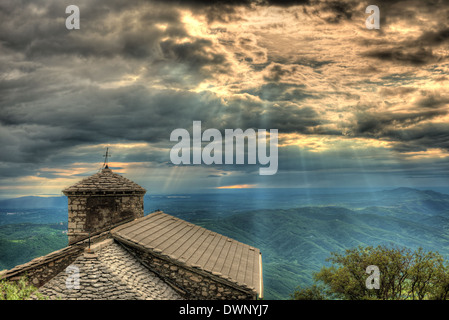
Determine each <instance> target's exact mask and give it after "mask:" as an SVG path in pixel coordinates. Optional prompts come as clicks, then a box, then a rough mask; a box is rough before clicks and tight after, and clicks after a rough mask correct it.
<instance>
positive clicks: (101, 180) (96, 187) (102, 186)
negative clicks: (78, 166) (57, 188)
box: [62, 168, 146, 195]
mask: <svg viewBox="0 0 449 320" xmlns="http://www.w3.org/2000/svg"><path fill="white" fill-rule="evenodd" d="M62 192H63V193H64V194H65V195H69V194H72V193H82V192H86V193H92V192H95V193H101V192H104V193H110V192H113V193H117V192H126V193H132V192H134V193H145V192H146V190H145V189H144V188H142V187H141V186H139V185H138V184H137V183H135V182H133V181H131V180H129V179H127V178H125V177H123V176H121V175H119V174H117V173H115V172H112V170H111V169H109V168H105V169H102V170H101V171H100V172H98V173H96V174H94V175H92V176H90V177H87V178H85V179H83V180H81V181H80V182H78V183H76V184H74V185H73V186H70V187H68V188H66V189H64V190H62Z"/></svg>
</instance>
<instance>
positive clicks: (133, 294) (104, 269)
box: [39, 239, 182, 300]
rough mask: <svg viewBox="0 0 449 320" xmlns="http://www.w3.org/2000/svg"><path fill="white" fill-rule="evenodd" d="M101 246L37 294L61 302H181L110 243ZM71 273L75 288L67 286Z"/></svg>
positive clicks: (52, 280) (170, 290)
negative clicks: (74, 278) (75, 280)
mask: <svg viewBox="0 0 449 320" xmlns="http://www.w3.org/2000/svg"><path fill="white" fill-rule="evenodd" d="M100 245H101V246H100V247H99V249H98V250H95V252H94V253H93V254H81V255H80V256H79V257H78V258H77V259H76V260H75V261H74V262H73V263H72V264H71V265H70V266H69V267H68V268H67V269H66V270H65V271H62V272H60V273H59V274H58V275H56V276H55V277H54V278H53V279H51V280H50V281H49V282H47V283H46V284H45V285H43V286H42V287H40V288H39V292H40V294H42V295H44V296H45V297H47V298H50V299H64V300H81V299H82V300H167V299H169V300H178V299H182V298H181V297H180V296H179V294H177V293H176V292H175V291H174V290H173V289H172V288H171V287H170V286H169V285H168V284H166V283H165V282H164V281H162V280H161V279H160V278H159V277H158V276H156V275H155V274H154V273H152V272H151V271H149V270H148V269H147V268H145V267H144V266H143V265H142V264H140V262H138V261H137V260H135V258H134V257H133V256H132V255H130V254H129V253H128V252H127V251H126V250H124V249H123V248H122V247H121V246H120V245H118V244H117V243H114V241H113V240H112V239H109V240H106V241H104V242H103V243H100ZM69 270H71V271H69ZM73 270H76V271H77V274H76V276H78V277H79V283H78V285H79V286H78V287H75V286H74V283H71V282H70V281H69V285H68V284H67V280H68V277H69V276H71V277H72V278H73V277H74V276H75V273H73ZM70 284H71V286H70Z"/></svg>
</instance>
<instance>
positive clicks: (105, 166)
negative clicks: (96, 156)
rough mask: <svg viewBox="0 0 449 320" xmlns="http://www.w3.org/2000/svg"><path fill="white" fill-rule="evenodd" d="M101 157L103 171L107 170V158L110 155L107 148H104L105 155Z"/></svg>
mask: <svg viewBox="0 0 449 320" xmlns="http://www.w3.org/2000/svg"><path fill="white" fill-rule="evenodd" d="M103 157H104V163H103V168H104V169H108V168H109V167H108V157H110V155H109V148H106V154H105V155H103Z"/></svg>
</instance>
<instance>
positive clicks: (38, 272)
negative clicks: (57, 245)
mask: <svg viewBox="0 0 449 320" xmlns="http://www.w3.org/2000/svg"><path fill="white" fill-rule="evenodd" d="M108 237H109V232H107V233H103V234H100V235H98V236H96V237H93V238H92V239H91V243H95V242H97V241H102V240H104V239H106V238H108ZM87 246H88V241H87V240H86V241H82V242H80V243H78V244H77V245H73V246H68V247H65V248H62V249H60V250H57V251H54V252H52V253H49V254H48V255H45V256H42V257H39V258H36V259H33V260H31V261H30V262H27V263H25V264H22V265H18V266H16V267H14V268H12V269H10V270H6V271H4V272H3V273H2V274H0V279H6V280H11V281H17V280H19V279H20V278H21V277H22V276H26V278H27V280H28V282H29V283H30V284H32V285H33V286H35V287H40V286H42V285H43V284H45V283H46V282H47V281H49V280H50V279H51V278H53V277H54V276H55V275H57V274H58V273H60V272H61V271H63V270H64V269H65V268H67V266H69V265H70V264H71V263H73V261H75V259H76V258H77V257H78V256H79V255H80V254H81V253H82V252H83V250H84V248H86V247H87Z"/></svg>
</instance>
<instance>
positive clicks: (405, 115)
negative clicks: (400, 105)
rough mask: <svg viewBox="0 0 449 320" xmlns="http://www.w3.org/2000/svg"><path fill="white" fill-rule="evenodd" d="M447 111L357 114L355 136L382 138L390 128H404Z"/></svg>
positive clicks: (444, 113)
mask: <svg viewBox="0 0 449 320" xmlns="http://www.w3.org/2000/svg"><path fill="white" fill-rule="evenodd" d="M448 112H449V111H448V110H426V111H422V112H402V113H401V112H396V113H393V112H382V113H371V112H369V113H358V114H357V115H356V118H357V125H356V127H355V130H356V134H357V135H361V136H365V135H366V136H377V137H381V136H384V135H385V133H387V132H390V134H391V131H389V129H391V128H392V127H396V128H404V127H407V126H411V125H416V124H418V123H420V122H422V121H424V120H429V119H432V118H435V117H437V116H441V115H446V114H448Z"/></svg>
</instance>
